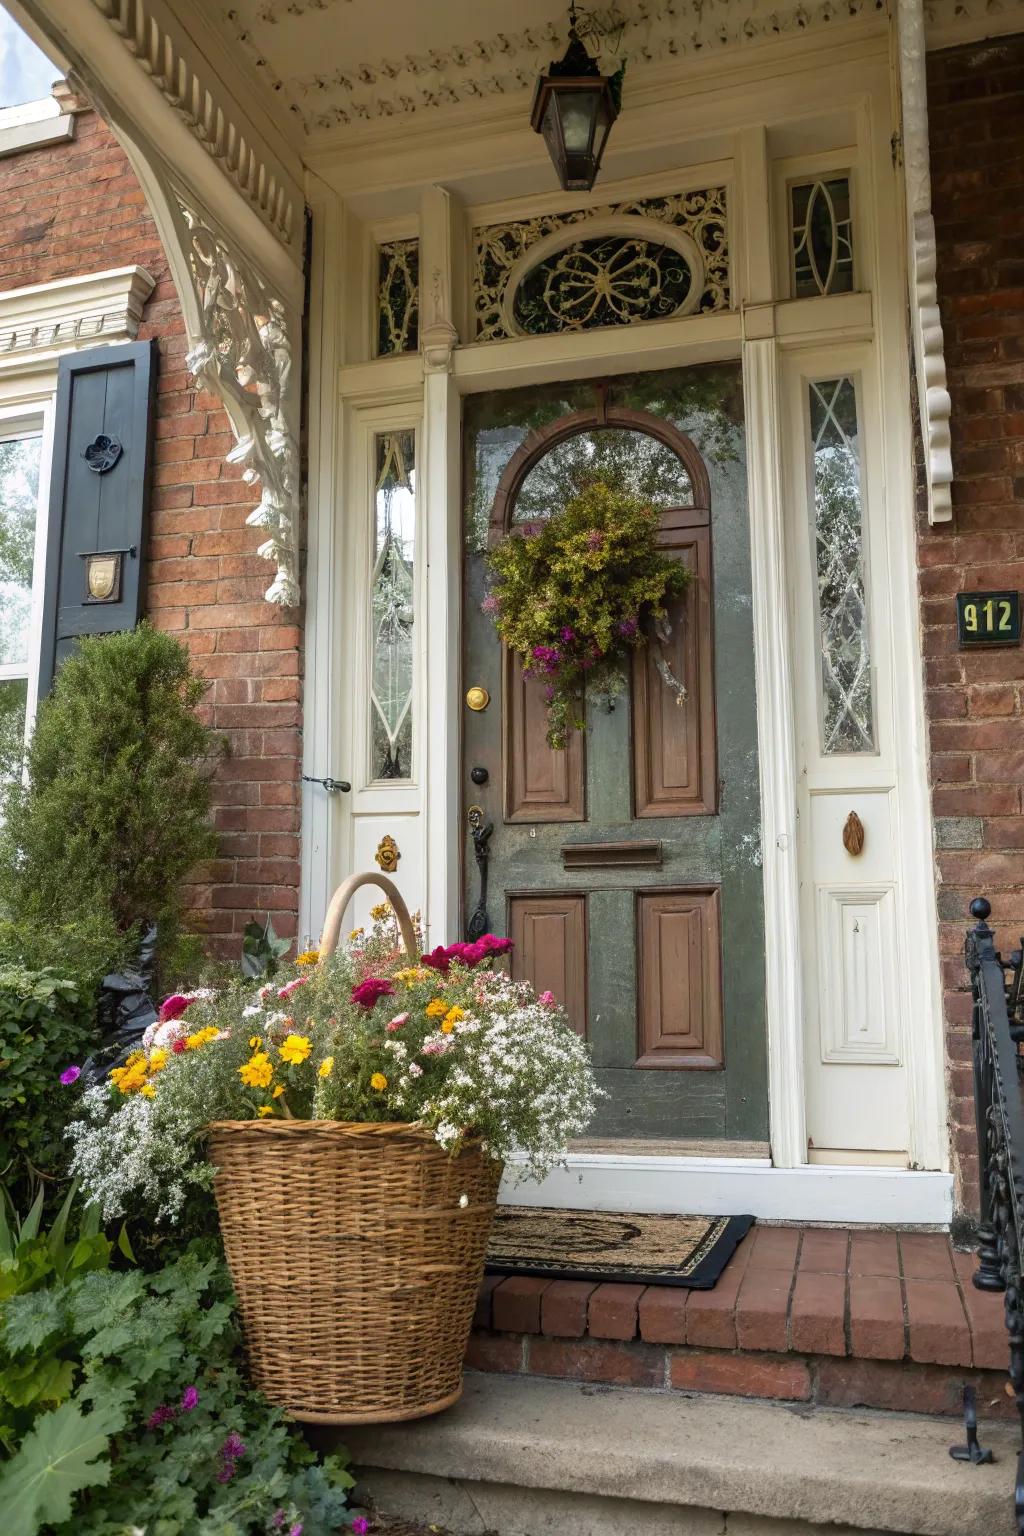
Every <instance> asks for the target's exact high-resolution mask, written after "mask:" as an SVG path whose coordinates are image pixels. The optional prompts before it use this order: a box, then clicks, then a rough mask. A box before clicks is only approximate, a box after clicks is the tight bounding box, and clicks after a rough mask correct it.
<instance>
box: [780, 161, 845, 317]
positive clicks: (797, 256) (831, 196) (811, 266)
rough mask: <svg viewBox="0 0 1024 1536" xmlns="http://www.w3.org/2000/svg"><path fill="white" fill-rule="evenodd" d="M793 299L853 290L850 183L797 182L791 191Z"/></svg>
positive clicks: (834, 180)
mask: <svg viewBox="0 0 1024 1536" xmlns="http://www.w3.org/2000/svg"><path fill="white" fill-rule="evenodd" d="M789 209H790V233H791V238H792V248H793V297H794V298H797V299H806V298H814V297H815V296H816V295H817V294H825V293H852V291H853V220H852V217H851V213H850V178H849V177H848V176H834V177H832V178H830V179H829V180H828V181H807V182H800V183H798V184H797V185H796V186H792V187H790V189H789Z"/></svg>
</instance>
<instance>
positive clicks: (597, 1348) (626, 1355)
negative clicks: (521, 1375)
mask: <svg viewBox="0 0 1024 1536" xmlns="http://www.w3.org/2000/svg"><path fill="white" fill-rule="evenodd" d="M527 1345H528V1354H527V1369H528V1370H529V1371H530V1373H531V1375H534V1376H560V1377H563V1378H565V1379H566V1380H568V1381H603V1382H607V1383H608V1384H609V1385H610V1386H617V1387H660V1386H663V1385H664V1382H665V1354H664V1351H663V1350H661V1349H656V1348H654V1347H653V1346H651V1345H649V1344H639V1343H631V1344H622V1343H615V1342H612V1341H610V1340H604V1339H601V1340H593V1341H591V1340H586V1341H582V1342H579V1343H576V1342H563V1341H562V1340H560V1339H528V1340H527Z"/></svg>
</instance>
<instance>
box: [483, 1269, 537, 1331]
mask: <svg viewBox="0 0 1024 1536" xmlns="http://www.w3.org/2000/svg"><path fill="white" fill-rule="evenodd" d="M550 1284H551V1281H550V1280H540V1279H537V1278H536V1277H535V1276H533V1275H509V1277H508V1278H507V1279H505V1280H503V1281H502V1282H501V1284H500V1285H499V1286H496V1287H495V1289H494V1291H493V1292H492V1295H491V1317H492V1327H494V1328H497V1329H498V1330H499V1331H500V1332H503V1333H539V1332H540V1299H541V1297H542V1296H543V1294H544V1292H545V1291H546V1290H547V1288H548V1286H549V1285H550Z"/></svg>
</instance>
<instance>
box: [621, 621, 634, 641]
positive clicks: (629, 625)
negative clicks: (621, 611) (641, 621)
mask: <svg viewBox="0 0 1024 1536" xmlns="http://www.w3.org/2000/svg"><path fill="white" fill-rule="evenodd" d="M636 631H637V622H636V619H621V620H620V621H619V634H620V635H625V636H626V639H627V640H628V639H630V638H631V637H632V636H633V635H635V634H636Z"/></svg>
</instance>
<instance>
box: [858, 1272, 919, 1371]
mask: <svg viewBox="0 0 1024 1536" xmlns="http://www.w3.org/2000/svg"><path fill="white" fill-rule="evenodd" d="M905 1350H906V1336H905V1329H904V1321H903V1287H902V1286H901V1284H900V1282H899V1280H898V1279H897V1278H896V1277H895V1276H894V1275H853V1274H852V1275H851V1276H850V1353H851V1354H852V1355H854V1356H856V1357H858V1358H860V1357H864V1358H867V1359H870V1360H902V1359H903V1355H904V1353H905Z"/></svg>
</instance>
